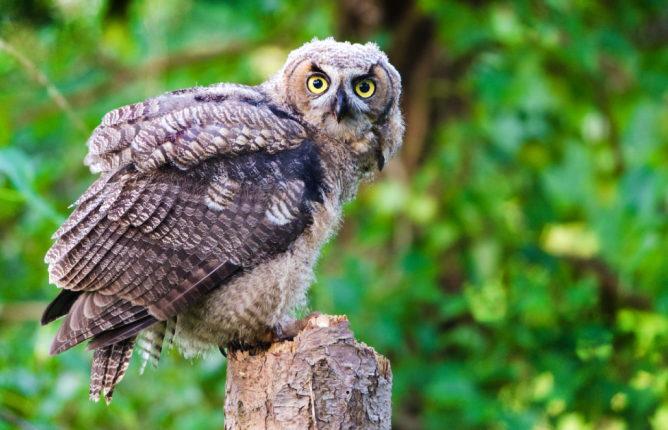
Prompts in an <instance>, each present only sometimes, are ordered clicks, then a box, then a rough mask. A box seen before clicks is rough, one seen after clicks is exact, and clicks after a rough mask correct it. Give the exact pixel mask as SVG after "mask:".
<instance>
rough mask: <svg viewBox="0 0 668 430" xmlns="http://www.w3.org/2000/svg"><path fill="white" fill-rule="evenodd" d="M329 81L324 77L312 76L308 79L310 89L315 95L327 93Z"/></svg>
mask: <svg viewBox="0 0 668 430" xmlns="http://www.w3.org/2000/svg"><path fill="white" fill-rule="evenodd" d="M327 87H328V85H327V81H326V80H325V78H323V77H322V76H311V77H310V78H308V89H309V91H311V92H312V93H313V94H321V93H324V92H325V91H327Z"/></svg>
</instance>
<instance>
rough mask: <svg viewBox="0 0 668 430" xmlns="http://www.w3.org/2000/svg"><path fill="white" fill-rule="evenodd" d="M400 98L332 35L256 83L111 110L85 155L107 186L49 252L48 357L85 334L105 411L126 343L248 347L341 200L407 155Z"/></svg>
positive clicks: (147, 351) (356, 51)
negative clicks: (56, 290)
mask: <svg viewBox="0 0 668 430" xmlns="http://www.w3.org/2000/svg"><path fill="white" fill-rule="evenodd" d="M314 80H315V81H314ZM314 82H315V83H314ZM400 92H401V85H400V78H399V75H398V74H397V72H396V71H395V70H394V68H393V67H392V66H391V65H390V64H389V62H388V61H387V57H386V56H385V55H384V54H383V53H382V52H381V51H379V50H378V48H377V47H376V46H375V45H373V44H367V45H364V46H362V45H351V44H349V43H337V42H335V41H334V40H332V39H328V40H325V41H313V42H311V43H309V44H306V45H304V46H303V47H302V48H300V49H298V50H296V51H294V52H293V53H291V54H290V56H289V57H288V61H287V63H286V65H285V66H284V67H283V69H281V70H280V71H279V72H278V73H277V74H276V75H274V76H272V77H271V78H270V79H269V80H268V81H267V82H265V83H264V84H262V85H260V86H258V87H246V86H243V85H235V84H216V85H212V86H210V87H196V88H190V89H186V90H180V91H175V92H172V93H167V94H165V95H162V96H159V97H155V98H152V99H149V100H146V101H144V102H141V103H137V104H134V105H130V106H126V107H123V108H120V109H117V110H115V111H112V112H110V113H108V114H107V115H105V117H104V118H103V120H102V124H101V125H100V126H99V127H98V128H97V129H96V130H95V131H94V132H93V135H92V136H91V138H90V139H89V141H88V147H89V153H88V155H87V156H86V159H85V163H86V164H87V165H89V166H90V168H91V171H92V172H94V173H101V175H100V177H99V179H98V180H97V181H95V183H94V184H93V185H91V187H90V188H89V189H88V190H87V191H86V192H85V193H84V194H83V195H82V196H81V197H80V198H79V199H78V200H77V202H76V203H75V204H76V205H77V208H76V209H75V210H74V211H73V213H72V214H71V215H70V217H69V219H68V220H67V221H66V222H65V223H64V224H63V226H62V227H61V228H60V229H58V231H57V232H56V233H55V234H54V238H56V239H57V241H56V243H55V244H54V245H53V247H52V248H51V249H50V250H49V252H48V253H47V255H46V262H47V263H49V276H50V281H51V282H52V283H55V284H56V285H57V286H58V287H60V288H62V290H61V292H60V294H58V296H57V297H56V299H55V300H54V302H53V303H51V305H49V307H48V308H47V309H46V311H45V313H44V316H43V318H42V323H44V324H46V323H49V322H51V321H54V320H55V319H58V318H60V317H62V316H65V320H64V321H63V324H62V325H61V327H60V329H59V331H58V334H57V335H56V337H55V339H54V340H53V343H52V345H51V350H50V353H51V354H58V353H60V352H63V351H65V350H67V349H69V348H71V347H73V346H75V345H77V344H79V343H81V342H83V341H85V340H88V339H92V341H91V342H90V343H89V344H88V348H89V349H94V350H95V354H94V358H93V370H92V378H91V398H92V399H94V400H98V399H99V398H100V396H101V395H103V396H104V397H105V399H106V400H107V402H109V401H110V400H111V396H112V393H113V390H114V387H115V385H116V383H118V381H120V379H121V378H122V377H123V374H124V373H125V370H126V368H127V365H128V363H129V360H130V356H131V354H132V351H133V349H134V348H135V344H136V345H137V347H138V348H139V349H140V351H141V353H142V356H143V357H144V359H145V361H146V360H148V361H151V362H152V363H153V364H154V365H155V364H157V361H158V359H159V357H160V353H161V351H162V349H163V346H164V344H165V342H168V344H169V345H170V346H171V344H172V342H173V343H176V344H177V345H179V346H180V348H181V349H182V351H183V352H184V353H185V354H186V355H193V354H196V353H198V352H203V351H207V350H210V349H213V348H216V349H217V348H219V347H224V346H226V345H227V343H228V342H230V341H237V340H245V341H248V340H252V339H254V338H255V337H256V336H257V335H258V334H260V333H262V332H265V331H266V330H267V328H269V327H273V326H274V325H276V324H277V323H279V322H280V321H281V320H282V319H283V318H285V317H286V314H287V313H289V312H291V311H292V310H294V309H295V308H296V307H299V306H303V305H304V303H305V294H306V290H307V289H308V286H309V285H310V283H311V282H312V280H313V271H312V269H313V266H314V265H315V263H316V260H317V257H318V254H319V251H320V248H321V246H322V244H323V243H324V242H325V241H326V240H327V239H328V238H329V237H330V235H331V234H332V232H333V231H334V230H335V228H336V226H337V225H338V222H339V219H340V216H341V206H342V204H343V203H344V202H345V201H347V200H350V199H351V198H353V197H354V195H355V192H356V190H357V186H358V185H359V183H360V181H362V180H363V179H364V178H365V177H367V176H368V175H370V174H371V172H372V171H373V170H374V169H376V168H382V166H383V164H384V163H385V161H386V160H388V159H389V158H391V157H392V155H394V153H395V152H396V150H397V149H398V148H399V146H400V145H401V137H402V133H403V123H402V119H401V113H400V111H399V108H398V102H399V96H400ZM369 94H371V95H369ZM137 339H139V340H137Z"/></svg>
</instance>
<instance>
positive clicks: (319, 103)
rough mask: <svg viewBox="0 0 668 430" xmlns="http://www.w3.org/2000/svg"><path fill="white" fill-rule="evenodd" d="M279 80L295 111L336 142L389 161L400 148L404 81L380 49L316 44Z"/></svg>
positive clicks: (294, 57)
mask: <svg viewBox="0 0 668 430" xmlns="http://www.w3.org/2000/svg"><path fill="white" fill-rule="evenodd" d="M274 78H275V79H280V80H281V81H282V82H281V83H282V85H281V88H283V89H285V92H284V94H283V97H284V98H285V102H286V104H287V105H288V106H289V107H290V110H291V111H292V112H294V113H296V114H297V115H299V116H300V117H301V118H302V119H303V121H304V122H306V123H307V124H309V125H311V126H312V127H313V128H314V129H316V130H318V131H320V132H322V133H324V134H326V135H327V136H329V137H331V138H332V139H333V140H334V141H337V142H342V143H344V144H347V145H352V146H354V147H355V149H356V150H358V151H364V150H368V149H371V148H370V147H371V146H374V145H375V146H378V148H373V149H378V150H380V152H382V153H383V155H384V159H387V158H389V157H390V156H392V155H393V154H394V152H395V151H396V150H397V149H398V147H399V146H400V145H401V135H402V133H403V123H402V120H401V113H400V112H399V107H398V103H399V97H400V93H401V79H400V77H399V74H398V73H397V71H396V70H395V69H394V67H392V65H391V64H390V63H389V62H388V59H387V56H386V55H385V54H384V53H383V52H381V51H380V50H379V49H378V47H377V46H376V45H375V44H372V43H368V44H366V45H359V44H350V43H348V42H345V43H340V42H336V41H334V40H333V39H327V40H323V41H318V40H314V41H313V42H310V43H307V44H306V45H304V46H302V47H301V48H299V49H297V50H295V51H293V52H292V53H291V54H290V56H289V57H288V61H287V63H286V65H285V66H284V67H283V69H282V70H281V71H280V72H279V73H278V74H277V75H276V76H275V77H274ZM360 142H363V143H360ZM360 145H362V147H360Z"/></svg>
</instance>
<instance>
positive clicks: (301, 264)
mask: <svg viewBox="0 0 668 430" xmlns="http://www.w3.org/2000/svg"><path fill="white" fill-rule="evenodd" d="M340 195H341V190H333V192H331V193H329V194H328V196H327V197H326V198H325V200H324V203H317V202H313V203H312V207H311V211H312V214H313V222H312V223H311V225H310V226H309V227H308V228H307V229H306V230H305V231H304V233H303V234H302V235H301V236H300V237H299V238H298V239H297V240H296V241H295V242H294V243H293V244H292V246H291V247H290V248H289V249H288V250H287V251H286V252H284V253H282V254H281V255H279V256H276V257H275V258H272V259H271V260H268V261H266V262H264V263H261V264H259V265H257V266H256V267H254V268H252V269H250V270H248V271H247V272H245V273H244V274H242V275H240V276H238V277H236V278H235V279H233V280H231V281H230V282H228V283H226V284H224V285H221V286H220V287H218V288H216V289H214V290H213V291H211V292H210V293H209V294H207V295H206V296H204V297H202V298H201V299H200V300H199V301H197V302H196V303H195V304H194V305H192V306H191V307H189V308H188V309H186V310H185V311H184V312H183V313H182V314H180V315H179V316H178V320H177V328H176V337H175V342H176V343H177V345H179V346H180V348H181V349H182V350H183V352H184V355H185V356H186V357H189V356H194V355H197V354H200V353H204V352H206V351H208V350H211V349H212V348H213V347H217V346H223V347H224V346H225V345H227V343H228V342H230V341H231V340H244V339H248V340H252V339H254V338H255V337H256V336H257V335H258V334H260V333H262V332H264V331H265V330H266V329H267V328H268V327H274V326H275V325H276V324H277V323H278V322H279V321H280V319H281V317H283V316H285V315H286V313H289V312H290V311H293V310H295V309H299V308H303V307H305V306H306V293H307V291H308V288H309V286H310V285H311V283H312V282H313V281H314V280H315V276H314V273H313V268H314V266H315V264H316V263H317V260H318V257H319V254H320V249H321V247H322V245H323V244H324V243H325V242H327V241H328V240H329V238H330V237H331V236H332V234H333V233H334V232H335V230H336V228H337V226H338V224H339V221H340V219H341V203H340V202H341V199H340Z"/></svg>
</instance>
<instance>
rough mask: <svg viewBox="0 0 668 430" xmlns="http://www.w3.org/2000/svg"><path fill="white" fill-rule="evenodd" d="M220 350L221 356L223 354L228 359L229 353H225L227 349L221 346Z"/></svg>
mask: <svg viewBox="0 0 668 430" xmlns="http://www.w3.org/2000/svg"><path fill="white" fill-rule="evenodd" d="M218 350H219V351H220V353H221V354H223V357H225V358H227V352H225V348H223V347H222V346H219V347H218Z"/></svg>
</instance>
